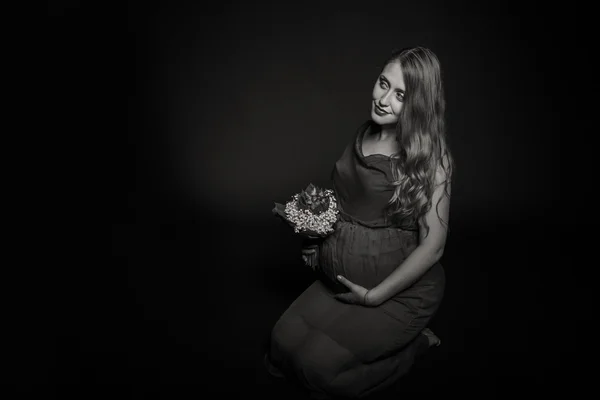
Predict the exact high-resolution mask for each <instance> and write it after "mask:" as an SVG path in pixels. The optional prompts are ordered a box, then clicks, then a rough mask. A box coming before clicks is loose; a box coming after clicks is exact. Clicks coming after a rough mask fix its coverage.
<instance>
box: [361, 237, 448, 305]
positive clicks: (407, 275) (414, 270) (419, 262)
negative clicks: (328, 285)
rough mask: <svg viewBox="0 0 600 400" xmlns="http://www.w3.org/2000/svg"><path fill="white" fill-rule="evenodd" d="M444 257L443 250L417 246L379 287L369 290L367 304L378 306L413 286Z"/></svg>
mask: <svg viewBox="0 0 600 400" xmlns="http://www.w3.org/2000/svg"><path fill="white" fill-rule="evenodd" d="M441 256H442V250H439V249H432V248H431V247H429V246H424V245H420V246H417V247H416V248H415V249H414V250H413V252H412V253H410V255H409V256H408V257H407V258H406V259H405V260H404V262H403V263H402V264H400V265H399V266H398V267H397V268H396V269H395V270H394V271H393V272H392V273H391V274H390V275H389V276H388V277H386V278H385V279H384V280H383V281H382V282H381V283H380V284H379V285H377V286H375V287H374V288H372V289H371V290H369V292H368V294H367V302H368V304H370V305H373V306H377V305H379V304H381V303H384V302H385V301H387V300H388V299H390V298H392V297H393V296H395V295H396V294H398V293H400V292H401V291H403V290H404V289H406V288H408V287H409V286H410V285H412V284H413V283H414V282H415V281H417V279H419V278H420V277H421V276H423V274H425V272H427V271H428V270H429V268H431V267H432V266H433V265H434V264H435V263H436V262H437V261H438V260H439V259H440V258H441Z"/></svg>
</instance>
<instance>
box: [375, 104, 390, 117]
mask: <svg viewBox="0 0 600 400" xmlns="http://www.w3.org/2000/svg"><path fill="white" fill-rule="evenodd" d="M375 112H376V113H377V114H379V115H385V114H389V112H387V111H385V110H384V109H382V108H380V107H379V106H378V105H375Z"/></svg>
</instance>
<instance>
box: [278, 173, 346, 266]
mask: <svg viewBox="0 0 600 400" xmlns="http://www.w3.org/2000/svg"><path fill="white" fill-rule="evenodd" d="M272 211H273V214H274V215H275V216H278V217H280V218H282V219H283V220H284V221H285V222H287V223H288V224H289V225H290V226H291V227H292V228H293V229H294V232H295V233H298V234H300V235H302V236H304V238H305V239H320V238H324V237H326V236H328V235H329V234H331V233H332V232H333V231H334V224H335V223H336V221H337V220H338V215H339V214H338V208H337V200H336V198H335V196H334V194H333V190H331V189H323V188H319V187H316V186H315V185H313V184H312V183H311V184H309V185H308V186H307V187H306V189H304V190H302V191H300V192H299V193H296V194H294V195H293V196H292V198H291V200H290V201H288V202H287V203H285V204H280V203H275V207H274V208H273V210H272ZM305 243H308V242H305ZM317 248H318V246H317V245H316V244H314V243H313V244H308V245H305V249H309V250H310V249H312V250H316V249H317ZM312 253H313V256H312V257H310V258H308V257H307V260H305V261H306V262H307V264H309V265H310V266H311V267H313V268H314V266H315V265H316V260H317V259H318V255H316V252H312Z"/></svg>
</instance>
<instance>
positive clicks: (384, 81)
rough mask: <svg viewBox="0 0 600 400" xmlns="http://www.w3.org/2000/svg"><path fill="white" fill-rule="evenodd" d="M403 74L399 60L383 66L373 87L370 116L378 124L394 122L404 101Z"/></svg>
mask: <svg viewBox="0 0 600 400" xmlns="http://www.w3.org/2000/svg"><path fill="white" fill-rule="evenodd" d="M405 90H406V87H405V86H404V76H403V75H402V68H401V67H400V62H398V61H394V62H391V63H389V64H388V65H386V66H385V68H384V69H383V71H382V72H381V75H379V78H378V79H377V82H375V86H374V87H373V102H372V105H371V118H372V119H373V121H374V122H376V123H377V124H379V125H388V124H395V123H396V122H397V121H398V117H399V115H400V110H402V104H403V102H404V92H405Z"/></svg>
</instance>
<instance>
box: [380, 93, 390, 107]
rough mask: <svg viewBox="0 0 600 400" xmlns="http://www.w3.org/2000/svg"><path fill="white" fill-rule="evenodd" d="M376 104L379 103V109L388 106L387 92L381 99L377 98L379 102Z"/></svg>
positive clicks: (388, 97)
mask: <svg viewBox="0 0 600 400" xmlns="http://www.w3.org/2000/svg"><path fill="white" fill-rule="evenodd" d="M378 103H379V105H380V106H381V107H384V106H387V105H389V104H390V96H389V92H388V93H385V94H384V95H383V96H381V97H380V98H379V101H378Z"/></svg>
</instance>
